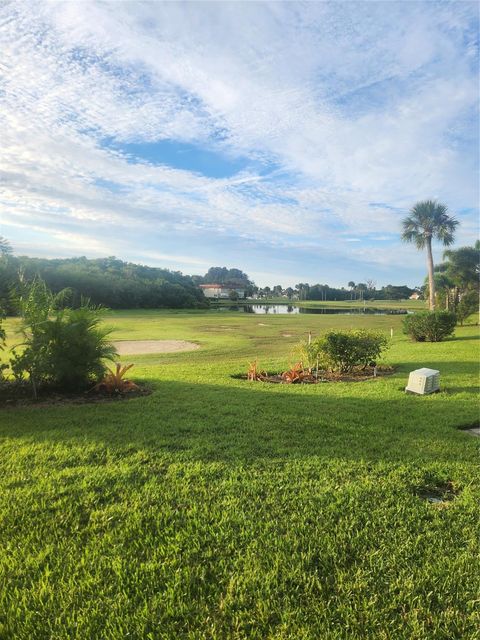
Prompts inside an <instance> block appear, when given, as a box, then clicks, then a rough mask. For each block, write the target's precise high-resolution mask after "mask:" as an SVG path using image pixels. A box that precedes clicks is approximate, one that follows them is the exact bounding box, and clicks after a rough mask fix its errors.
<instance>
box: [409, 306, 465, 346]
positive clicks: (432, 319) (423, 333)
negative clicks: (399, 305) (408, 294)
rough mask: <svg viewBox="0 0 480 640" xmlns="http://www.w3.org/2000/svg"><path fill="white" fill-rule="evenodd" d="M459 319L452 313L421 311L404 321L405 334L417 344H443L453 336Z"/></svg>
mask: <svg viewBox="0 0 480 640" xmlns="http://www.w3.org/2000/svg"><path fill="white" fill-rule="evenodd" d="M456 323H457V317H456V315H455V314H454V313H452V312H451V311H420V312H417V313H414V314H412V315H410V316H406V317H405V318H404V320H403V332H404V333H405V334H407V335H409V336H410V337H411V338H412V340H415V341H416V342H425V341H427V342H441V341H442V340H444V339H445V338H446V337H448V336H450V335H452V334H453V332H454V330H455V325H456Z"/></svg>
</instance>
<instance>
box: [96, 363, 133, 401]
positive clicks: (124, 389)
mask: <svg viewBox="0 0 480 640" xmlns="http://www.w3.org/2000/svg"><path fill="white" fill-rule="evenodd" d="M132 367H133V364H126V365H122V364H120V362H117V364H116V367H115V371H112V369H107V370H108V373H107V375H106V376H105V377H104V378H103V380H102V381H101V382H99V383H98V384H97V385H95V387H94V388H93V390H94V391H103V392H105V393H108V394H110V395H111V394H114V393H128V392H130V391H137V390H138V389H140V387H139V386H138V385H136V384H135V383H134V382H132V381H131V380H127V379H126V378H125V377H124V376H125V374H126V373H127V371H129V369H131V368H132Z"/></svg>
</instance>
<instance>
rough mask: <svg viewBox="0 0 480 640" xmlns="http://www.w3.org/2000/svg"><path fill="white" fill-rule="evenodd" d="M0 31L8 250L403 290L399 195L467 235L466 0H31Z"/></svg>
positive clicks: (469, 12)
mask: <svg viewBox="0 0 480 640" xmlns="http://www.w3.org/2000/svg"><path fill="white" fill-rule="evenodd" d="M0 44H1V46H0V131H1V145H2V153H1V157H0V183H1V184H0V187H1V188H0V235H3V236H5V237H7V238H9V239H10V241H11V243H12V245H13V247H14V250H15V252H16V253H18V254H26V255H32V256H45V257H69V256H77V255H86V256H89V257H99V256H106V255H116V256H118V257H120V258H123V259H126V260H131V261H136V262H141V263H145V264H150V265H156V266H162V267H168V268H172V269H179V270H182V271H183V272H185V273H196V274H203V273H205V272H206V270H207V269H208V267H210V266H212V265H214V266H228V267H238V268H241V269H243V270H244V271H246V272H247V273H248V274H249V275H250V276H251V277H253V278H254V279H255V281H256V282H257V284H260V285H266V284H269V285H272V284H283V285H284V286H288V285H294V284H296V283H297V282H306V281H308V282H311V283H314V282H328V283H330V284H332V285H340V286H341V285H346V283H347V282H348V281H349V280H354V281H365V280H366V279H367V278H368V279H373V280H376V281H377V284H378V285H379V286H381V285H385V284H388V283H393V284H409V285H412V286H413V285H417V284H420V283H421V282H422V281H423V278H424V275H425V258H424V256H423V255H422V254H419V253H418V252H417V251H416V250H415V248H414V247H410V246H408V245H403V244H402V243H401V242H400V241H399V231H400V221H401V219H402V216H404V215H405V213H406V211H408V209H409V208H410V207H411V206H412V205H413V204H414V203H415V202H416V201H418V200H421V199H425V198H438V199H439V200H441V201H442V202H445V203H446V204H447V205H448V206H449V208H450V211H451V212H452V214H454V215H455V216H456V217H457V218H458V219H459V220H460V221H461V226H460V228H459V232H458V237H457V245H465V244H471V243H473V241H474V239H475V238H476V237H477V235H478V204H479V184H478V173H479V171H478V170H479V166H478V124H477V123H478V96H479V86H478V70H479V58H478V5H477V4H476V3H469V2H453V3H450V2H439V3H436V2H400V3H396V2H348V3H347V2H332V3H330V2H318V3H313V2H307V3H301V2H294V3H289V2H274V3H261V2H229V3H216V2H191V3H181V2H165V3H162V2H115V3H114V2H110V3H109V2H87V1H84V2H76V3H75V2H63V3H60V2H53V3H49V2H32V1H30V0H29V1H28V2H25V3H22V2H15V3H11V4H4V5H2V7H1V8H0ZM435 255H436V257H437V258H438V259H440V257H441V249H440V247H437V248H436V251H435Z"/></svg>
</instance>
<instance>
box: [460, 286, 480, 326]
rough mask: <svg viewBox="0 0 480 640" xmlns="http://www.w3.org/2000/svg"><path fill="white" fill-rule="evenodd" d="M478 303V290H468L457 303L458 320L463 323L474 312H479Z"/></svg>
mask: <svg viewBox="0 0 480 640" xmlns="http://www.w3.org/2000/svg"><path fill="white" fill-rule="evenodd" d="M478 304H479V300H478V292H477V291H468V292H467V293H465V294H464V295H463V296H462V299H461V300H460V302H459V303H458V305H457V310H456V315H457V322H459V323H460V324H461V325H463V323H464V322H465V320H466V319H467V318H468V317H469V316H471V315H472V313H478Z"/></svg>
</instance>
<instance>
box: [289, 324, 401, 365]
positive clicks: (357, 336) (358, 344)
mask: <svg viewBox="0 0 480 640" xmlns="http://www.w3.org/2000/svg"><path fill="white" fill-rule="evenodd" d="M387 347H388V339H387V337H386V336H384V335H383V334H381V333H378V332H376V331H367V330H365V329H354V330H351V331H328V332H327V333H325V334H324V335H323V336H320V337H319V338H316V339H315V340H313V341H312V342H311V343H310V344H307V343H303V344H302V345H301V347H300V351H301V354H302V355H303V357H304V360H305V361H306V362H308V364H309V366H310V367H315V366H317V363H318V368H319V369H327V370H329V371H333V372H338V373H349V372H351V371H353V370H354V369H355V368H362V369H365V368H366V367H367V366H368V365H369V364H370V363H373V362H376V360H377V359H378V357H379V356H380V355H381V354H382V352H383V351H385V350H386V349H387Z"/></svg>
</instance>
